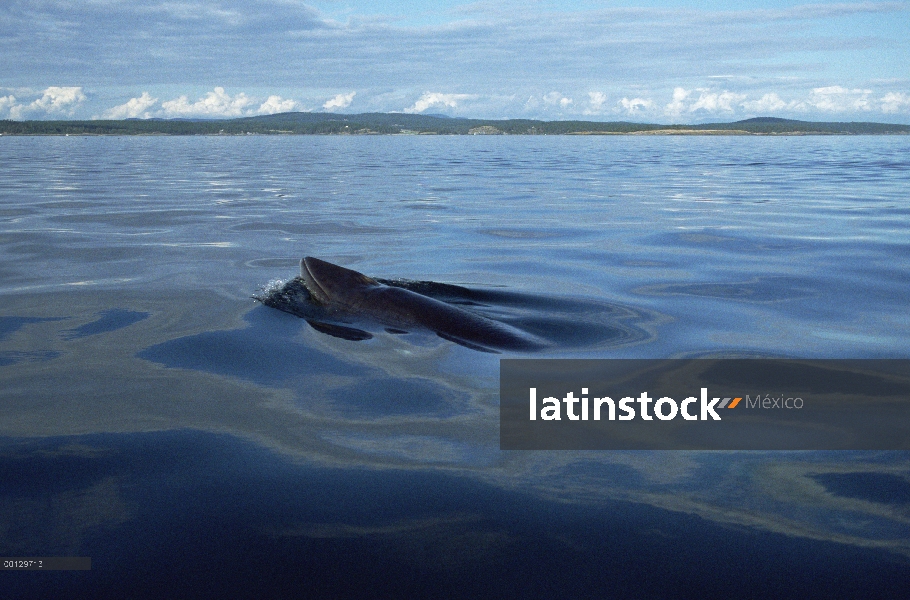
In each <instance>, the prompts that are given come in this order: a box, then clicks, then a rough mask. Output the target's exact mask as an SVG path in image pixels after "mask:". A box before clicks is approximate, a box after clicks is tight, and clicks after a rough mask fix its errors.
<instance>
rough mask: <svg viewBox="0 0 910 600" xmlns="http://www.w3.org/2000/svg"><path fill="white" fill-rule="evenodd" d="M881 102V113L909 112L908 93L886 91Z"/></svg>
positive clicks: (909, 96)
mask: <svg viewBox="0 0 910 600" xmlns="http://www.w3.org/2000/svg"><path fill="white" fill-rule="evenodd" d="M881 102H882V112H883V113H889V114H892V113H899V112H905V111H906V112H910V94H904V93H903V92H888V93H887V94H885V97H884V98H882V100H881Z"/></svg>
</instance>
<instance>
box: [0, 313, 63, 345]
mask: <svg viewBox="0 0 910 600" xmlns="http://www.w3.org/2000/svg"><path fill="white" fill-rule="evenodd" d="M63 318H64V317H0V340H3V339H4V338H7V337H9V336H10V335H12V334H14V333H15V332H17V331H19V330H20V329H22V328H23V327H24V326H26V325H29V324H31V323H46V322H48V321H60V320H62V319H63Z"/></svg>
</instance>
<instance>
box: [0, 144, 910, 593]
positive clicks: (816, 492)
mask: <svg viewBox="0 0 910 600" xmlns="http://www.w3.org/2000/svg"><path fill="white" fill-rule="evenodd" d="M0 256H2V260H0V556H8V557H12V556H89V557H91V558H92V570H91V571H86V572H45V573H34V572H19V573H9V572H5V573H0V580H3V581H2V583H0V586H3V587H4V588H5V589H10V590H13V592H14V594H15V596H16V597H22V598H25V597H48V594H49V593H52V592H53V593H56V594H58V595H59V594H61V593H65V595H66V596H67V597H69V598H82V597H85V598H96V597H102V596H119V597H133V598H145V597H148V598H161V597H171V598H180V597H186V598H190V597H212V598H222V597H227V596H230V597H256V598H260V597H270V598H282V597H293V598H297V597H314V598H315V597H319V598H329V597H332V598H346V597H350V598H363V597H389V598H392V597H396V598H400V597H457V598H460V597H468V596H472V597H490V598H492V597H496V598H499V597H526V598H583V597H598V598H611V597H616V598H628V597H636V598H689V597H696V596H697V597H701V598H728V597H776V598H784V597H792V598H814V597H818V598H822V597H824V598H841V597H843V598H849V597H865V598H895V597H903V596H907V595H908V594H910V575H908V574H910V500H908V498H910V456H908V455H907V454H906V453H899V452H876V453H872V452H814V453H813V452H789V453H782V452H682V451H679V452H519V451H514V452H503V451H500V450H499V441H498V433H499V429H498V418H499V407H498V390H499V388H498V385H499V382H498V373H499V371H498V369H499V359H500V358H501V357H504V356H507V357H512V356H522V354H521V353H517V354H516V353H512V352H509V351H506V352H504V353H501V354H494V353H489V352H478V351H476V350H474V349H471V348H467V347H463V346H460V345H457V344H454V343H452V342H450V341H447V340H443V339H440V338H438V337H436V336H434V335H430V334H426V333H420V332H414V333H410V334H407V335H395V334H390V333H385V332H382V331H379V332H377V333H375V335H373V337H372V338H371V339H368V340H362V341H352V340H345V339H339V338H337V337H332V336H329V335H325V334H324V333H321V332H319V331H317V330H315V329H313V328H311V327H310V326H308V325H307V323H306V322H305V321H304V320H302V319H299V318H297V317H295V316H293V315H290V314H287V313H284V312H280V311H278V310H275V309H272V308H269V307H266V306H263V305H262V304H260V303H258V302H257V301H255V300H254V299H253V296H256V295H260V294H262V293H263V290H267V289H274V288H275V287H276V286H279V285H281V283H283V282H286V281H287V280H289V279H291V278H293V277H294V276H296V275H297V274H298V269H299V266H298V263H299V261H300V258H301V257H302V256H316V257H319V258H322V259H325V260H328V261H331V262H333V263H337V264H340V265H344V266H346V267H349V268H352V269H355V270H357V271H361V272H363V273H366V274H367V275H371V276H375V277H381V278H385V279H398V278H402V279H407V280H415V281H433V282H440V283H446V284H454V285H457V286H461V287H462V288H466V289H468V290H472V291H473V292H474V293H477V294H481V295H484V297H486V298H494V299H496V301H494V302H491V303H490V304H489V306H488V307H487V310H488V311H491V312H492V314H493V316H495V317H496V318H499V319H501V320H503V321H506V322H513V323H520V324H522V326H523V327H524V328H526V329H527V330H528V331H532V332H534V333H535V335H541V336H543V337H544V338H546V339H547V340H548V341H549V343H548V344H547V346H546V347H545V348H543V349H541V350H539V351H537V352H535V353H534V356H535V357H554V358H555V357H564V358H595V357H596V358H670V357H699V356H768V357H804V358H886V357H887V358H908V357H910V315H908V310H907V306H908V303H910V302H908V301H910V275H908V273H910V139H908V138H906V137H644V136H641V137H637V136H603V137H593V136H592V137H583V136H554V137H546V136H522V137H500V136H461V137H433V136H376V137H372V136H370V137H343V136H331V137H329V136H326V137H322V136H318V137H317V136H300V137H258V136H249V137H187V138H171V137H3V138H0Z"/></svg>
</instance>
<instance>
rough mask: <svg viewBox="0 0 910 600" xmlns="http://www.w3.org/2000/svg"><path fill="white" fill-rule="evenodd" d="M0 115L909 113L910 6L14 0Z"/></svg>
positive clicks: (634, 0) (666, 119) (858, 116)
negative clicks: (328, 112)
mask: <svg viewBox="0 0 910 600" xmlns="http://www.w3.org/2000/svg"><path fill="white" fill-rule="evenodd" d="M0 56H2V58H3V60H0V119H8V118H11V119H61V118H129V117H139V118H143V117H237V116H249V115H256V114H268V113H274V112H287V111H331V112H346V113H358V112H374V111H381V112H391V111H397V112H414V113H430V114H448V115H452V116H470V117H482V118H535V119H548V120H549V119H552V120H555V119H585V120H596V121H619V120H625V121H637V122H652V123H701V122H710V121H732V120H737V119H744V118H749V117H754V116H777V117H788V118H797V119H806V120H825V121H885V122H892V123H910V2H875V1H871V2H837V3H813V4H807V3H801V2H796V1H785V0H778V1H775V0H772V1H769V2H754V1H749V0H737V1H736V2H733V1H728V0H699V1H691V0H675V1H670V2H655V1H650V0H626V1H597V0H579V1H576V2H560V1H558V0H543V1H539V2H535V1H534V0H520V1H516V2H511V1H503V2H487V1H480V2H460V1H458V0H370V1H365V0H352V1H347V0H337V1H336V0H313V1H310V2H303V1H298V0H213V1H208V0H198V1H195V0H185V1H184V0H168V1H164V0H3V3H2V5H0Z"/></svg>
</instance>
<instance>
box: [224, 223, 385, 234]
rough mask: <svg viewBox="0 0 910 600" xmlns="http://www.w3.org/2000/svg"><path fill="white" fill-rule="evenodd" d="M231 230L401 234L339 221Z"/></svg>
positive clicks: (242, 225) (252, 225) (244, 226)
mask: <svg viewBox="0 0 910 600" xmlns="http://www.w3.org/2000/svg"><path fill="white" fill-rule="evenodd" d="M230 229H231V231H274V232H277V233H284V234H286V235H362V234H375V233H388V234H396V235H397V234H399V233H400V232H399V231H397V230H394V229H389V228H386V227H375V226H371V225H356V224H354V223H340V222H337V221H323V222H310V223H278V222H248V223H239V224H237V225H232V226H231V227H230Z"/></svg>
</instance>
